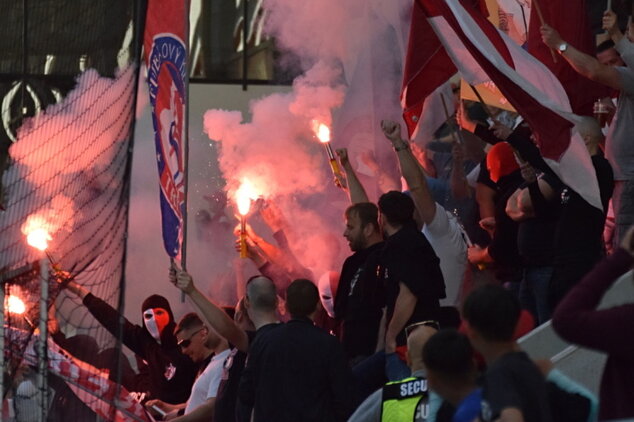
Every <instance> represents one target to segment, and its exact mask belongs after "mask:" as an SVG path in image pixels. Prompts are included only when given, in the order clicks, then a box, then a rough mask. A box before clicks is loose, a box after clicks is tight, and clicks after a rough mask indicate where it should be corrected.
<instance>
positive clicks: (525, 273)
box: [506, 162, 559, 324]
mask: <svg viewBox="0 0 634 422" xmlns="http://www.w3.org/2000/svg"><path fill="white" fill-rule="evenodd" d="M521 173H522V177H523V179H524V181H525V182H524V183H522V185H520V187H518V188H517V190H516V191H515V192H514V193H513V194H512V195H511V197H510V198H509V199H508V201H507V202H506V214H507V215H508V216H509V217H510V218H511V219H512V220H513V221H515V222H517V223H518V229H517V249H518V252H519V254H520V257H521V258H522V266H523V268H522V281H521V284H520V290H519V299H520V303H521V304H522V308H523V309H527V310H529V311H530V312H531V313H532V314H533V317H534V318H535V320H536V321H537V322H538V323H539V324H543V323H545V322H546V321H548V320H549V319H550V314H551V307H550V303H549V285H550V280H551V277H552V274H553V270H554V267H553V259H554V255H555V251H554V249H553V245H554V235H555V229H556V227H557V222H558V217H559V214H558V212H557V208H556V206H554V205H551V206H550V207H547V208H546V209H544V210H543V211H542V212H541V213H539V214H535V212H534V210H533V209H532V207H531V195H530V188H529V185H531V184H533V183H539V182H538V181H537V179H538V177H539V176H541V173H539V174H537V173H536V172H535V169H534V168H533V167H532V166H531V165H530V164H528V163H526V162H524V163H522V165H521ZM542 188H545V187H544V186H542Z"/></svg>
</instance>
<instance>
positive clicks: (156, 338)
mask: <svg viewBox="0 0 634 422" xmlns="http://www.w3.org/2000/svg"><path fill="white" fill-rule="evenodd" d="M62 285H65V287H66V289H67V290H69V291H70V292H72V293H74V294H75V295H77V296H78V297H79V298H80V299H81V300H82V303H83V304H84V306H86V308H87V309H88V311H89V312H90V313H91V314H92V316H93V317H95V319H96V320H97V321H99V323H100V324H101V325H103V326H104V327H105V328H106V329H107V330H108V331H109V332H110V333H111V334H112V335H113V336H115V337H117V336H118V335H119V328H120V324H119V320H120V318H122V316H121V314H119V312H117V310H116V309H114V308H113V307H112V306H110V305H109V304H107V303H106V302H105V301H103V300H102V299H99V298H98V297H96V296H94V295H93V294H92V293H90V292H89V291H88V290H87V289H86V288H85V287H83V286H81V285H79V284H77V283H76V282H75V281H73V280H66V281H65V282H64V283H62ZM141 313H142V318H143V326H140V325H136V324H132V323H131V322H130V321H128V320H127V319H125V318H124V321H123V327H122V328H123V330H122V341H123V344H124V345H126V346H127V347H128V348H129V349H130V350H132V351H133V352H134V353H135V354H136V355H137V356H138V357H139V358H140V359H142V360H143V361H144V362H145V363H146V364H147V368H148V371H147V377H148V378H149V379H148V380H145V381H146V382H143V385H144V387H145V388H147V391H144V392H145V393H146V394H145V397H144V400H148V399H160V400H161V401H163V402H166V403H170V404H178V403H183V402H185V401H186V400H187V398H188V397H189V394H190V392H191V388H192V384H193V383H194V379H195V378H196V372H197V369H198V366H197V365H196V364H195V363H194V362H192V360H191V359H190V358H189V357H187V356H185V355H184V354H182V353H181V351H180V350H179V348H178V345H177V341H176V336H175V335H174V327H175V326H176V323H175V321H174V314H173V313H172V308H171V307H170V304H169V302H168V301H167V299H165V298H164V297H163V296H160V295H151V296H149V297H148V298H146V299H145V300H144V301H143V304H142V306H141ZM140 382H141V380H139V382H138V383H137V385H138V384H140Z"/></svg>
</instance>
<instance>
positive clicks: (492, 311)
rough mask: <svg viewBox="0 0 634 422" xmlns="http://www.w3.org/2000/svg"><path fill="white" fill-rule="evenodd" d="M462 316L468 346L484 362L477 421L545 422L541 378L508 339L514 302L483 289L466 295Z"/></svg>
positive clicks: (497, 290)
mask: <svg viewBox="0 0 634 422" xmlns="http://www.w3.org/2000/svg"><path fill="white" fill-rule="evenodd" d="M462 315H463V318H464V319H465V321H466V323H467V335H468V337H469V340H471V344H472V345H473V348H474V349H476V350H477V351H478V352H480V353H481V354H482V356H483V357H484V359H485V360H486V363H487V371H486V374H485V376H484V383H483V386H482V406H481V414H480V419H481V420H482V421H484V422H492V421H496V420H513V421H515V420H517V421H524V422H550V421H551V420H552V418H551V412H550V408H549V404H548V395H547V392H548V391H547V385H546V380H545V379H544V377H543V375H542V374H541V372H540V371H539V369H538V368H537V366H535V364H534V363H533V362H532V361H531V360H530V358H529V357H528V355H526V353H524V352H522V351H519V347H518V345H517V343H516V342H515V341H514V340H513V333H514V331H515V327H516V325H517V321H518V319H519V316H520V304H519V302H518V300H517V298H516V297H515V296H513V295H512V294H511V293H510V292H509V291H508V290H506V289H504V288H502V287H500V286H496V285H492V284H489V285H485V286H482V287H480V288H478V289H476V290H474V291H473V292H472V293H471V294H470V295H469V296H468V297H467V299H466V300H465V303H464V306H463V310H462Z"/></svg>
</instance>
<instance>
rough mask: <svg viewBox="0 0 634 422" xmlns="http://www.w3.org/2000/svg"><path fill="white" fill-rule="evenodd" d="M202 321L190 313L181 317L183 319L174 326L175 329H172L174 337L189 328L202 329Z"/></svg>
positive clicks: (193, 313)
mask: <svg viewBox="0 0 634 422" xmlns="http://www.w3.org/2000/svg"><path fill="white" fill-rule="evenodd" d="M203 325H204V324H203V321H202V320H201V319H200V317H199V316H198V314H197V313H196V312H190V313H188V314H185V315H183V317H182V318H181V319H180V320H179V321H178V324H176V328H175V329H174V335H177V334H178V333H180V332H181V331H184V330H189V329H190V328H194V327H196V328H198V327H202V326H203Z"/></svg>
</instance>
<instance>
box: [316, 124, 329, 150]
mask: <svg viewBox="0 0 634 422" xmlns="http://www.w3.org/2000/svg"><path fill="white" fill-rule="evenodd" d="M313 132H315V136H316V137H317V139H319V142H321V143H322V144H326V143H328V142H330V128H329V127H328V126H326V125H325V124H323V123H320V122H318V121H317V120H313Z"/></svg>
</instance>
